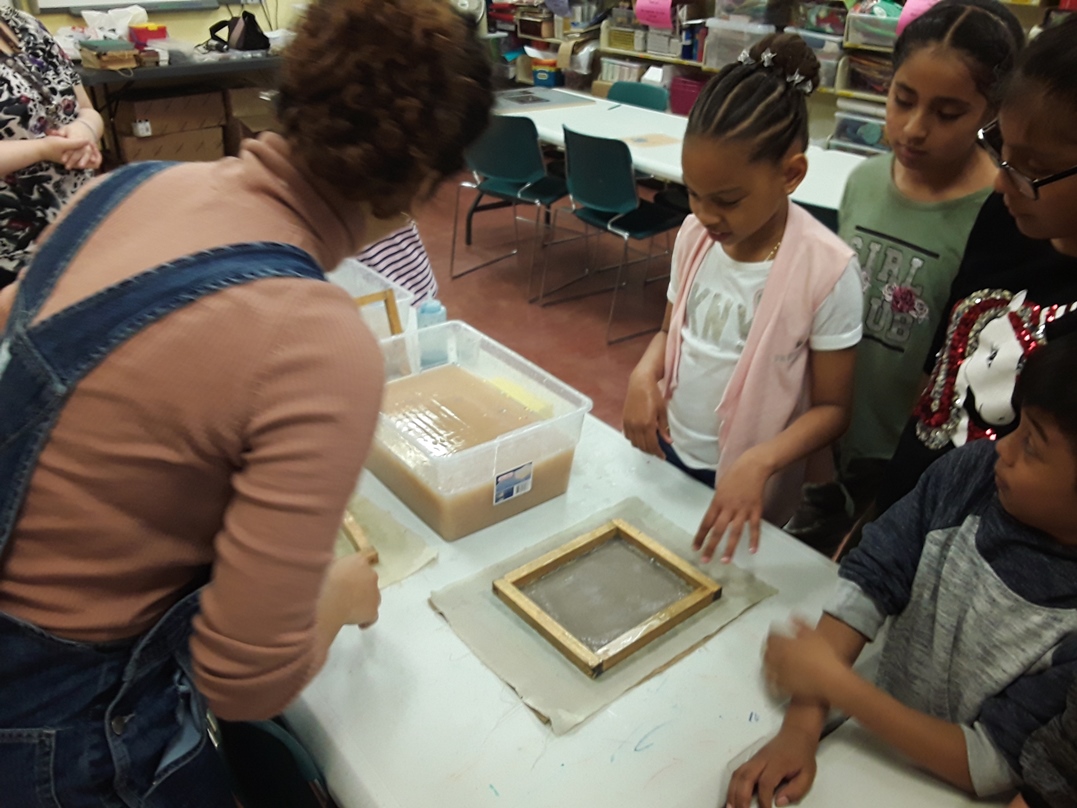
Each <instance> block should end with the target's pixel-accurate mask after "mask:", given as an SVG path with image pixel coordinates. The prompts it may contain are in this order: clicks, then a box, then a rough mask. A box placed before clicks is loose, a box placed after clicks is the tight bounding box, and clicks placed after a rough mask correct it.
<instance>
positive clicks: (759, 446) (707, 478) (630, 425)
mask: <svg viewBox="0 0 1077 808" xmlns="http://www.w3.org/2000/svg"><path fill="white" fill-rule="evenodd" d="M818 76H819V63H818V61H817V60H816V58H815V55H814V54H813V53H812V51H811V49H810V48H809V47H808V46H807V45H806V44H805V43H804V41H803V40H802V39H800V38H799V37H797V36H794V35H792V34H774V35H771V36H768V37H765V38H764V39H763V40H761V41H760V42H759V43H757V44H756V45H755V46H754V47H752V48H751V50H748V51H745V52H744V53H743V54H742V55H741V58H740V61H738V62H737V63H735V64H731V65H728V66H726V67H725V68H724V69H723V70H722V71H721V72H720V73H718V75H717V76H715V77H714V78H713V79H712V80H711V81H710V83H709V84H708V85H707V86H706V87H705V88H704V90H703V92H702V93H701V94H700V96H699V98H698V100H697V101H696V103H695V106H694V107H693V108H692V113H691V115H690V116H689V119H688V128H687V132H686V135H685V140H684V148H683V152H682V157H681V161H682V166H683V170H684V182H685V185H686V187H687V189H688V195H689V201H690V203H691V207H692V214H693V215H691V216H689V217H688V219H686V220H685V223H684V226H683V227H682V228H681V231H680V233H679V235H678V237H677V243H676V246H675V248H674V251H673V260H672V274H671V279H670V285H669V292H668V305H667V307H666V317H665V321H664V324H663V327H662V330H661V331H660V332H659V333H658V334H656V335H655V337H654V339H653V340H652V342H651V344H650V345H649V346H648V348H647V350H646V352H645V354H644V356H643V358H642V359H641V360H640V362H639V364H638V365H637V366H636V368H635V369H634V370H633V372H632V376H631V380H630V382H629V390H628V396H627V399H626V402H625V409H624V431H625V435H626V436H627V437H628V438H629V440H631V441H632V444H633V445H634V446H636V447H637V448H639V449H642V450H643V451H646V452H649V453H651V454H654V455H657V456H659V457H663V458H665V459H667V460H669V462H671V463H673V464H674V465H676V466H678V467H680V468H682V469H683V470H685V471H686V472H687V473H688V474H690V475H692V476H694V477H696V478H697V479H699V480H701V481H703V482H705V483H706V484H708V485H712V486H714V487H715V493H714V499H713V501H712V503H711V506H710V508H709V509H708V511H707V514H706V516H705V517H704V519H703V521H702V523H701V525H700V528H699V531H698V533H697V536H696V542H695V546H696V548H697V549H700V550H701V551H702V557H703V560H704V561H705V562H706V561H709V560H710V559H711V558H712V557H713V555H714V553H715V549H716V547H717V545H718V544H719V542H720V541H721V540H722V537H723V535H724V534H725V533H727V532H728V534H729V540H728V542H727V544H726V546H725V549H724V551H723V553H722V558H723V560H725V561H728V560H729V559H730V558H731V557H732V554H733V551H734V549H735V548H736V546H737V543H738V541H739V539H740V536H741V533H742V531H743V529H744V528H745V527H747V528H748V529H749V532H750V539H751V540H750V546H751V549H752V550H753V551H754V550H755V548H756V546H757V545H758V541H759V522H760V519H762V518H766V519H768V520H769V521H772V522H775V523H777V524H784V523H785V521H786V520H787V519H788V518H789V517H790V516H791V515H792V512H793V510H794V509H795V507H796V504H797V500H798V497H799V490H800V485H801V483H802V482H803V481H804V479H805V474H806V471H807V467H808V465H809V459H810V460H812V461H813V462H812V463H811V465H812V466H813V471H815V472H816V474H818V475H819V476H822V474H824V473H825V466H820V467H819V468H818V469H817V470H816V469H815V466H816V465H817V463H816V462H815V461H816V459H818V460H819V461H821V462H824V463H825V461H826V459H827V457H826V452H821V450H826V449H827V447H828V446H829V445H830V444H831V443H832V442H833V441H834V440H836V439H837V438H838V437H839V436H841V434H842V433H843V432H844V431H845V428H846V426H847V424H848V420H849V409H850V402H851V396H852V385H853V365H854V361H855V347H856V344H857V343H858V342H859V341H860V330H861V325H860V322H861V291H860V270H859V266H858V264H857V260H856V256H855V255H854V253H853V250H852V249H851V248H850V247H848V246H847V245H846V244H845V243H844V242H842V241H841V240H840V239H839V238H838V237H837V236H836V235H834V234H833V233H831V232H830V231H829V230H827V229H826V227H824V226H823V225H822V224H820V223H819V222H817V221H816V220H815V219H814V218H813V217H812V216H811V215H810V214H809V213H808V212H807V211H805V210H804V209H802V208H800V207H799V206H797V205H796V204H794V203H792V202H791V201H790V200H789V195H790V194H791V193H792V192H793V191H794V190H795V189H796V187H797V186H798V185H799V184H800V182H801V181H802V180H803V179H804V176H805V174H806V172H807V170H808V161H807V158H806V157H805V155H804V150H805V149H806V148H807V145H808V111H807V104H806V98H807V95H808V94H809V93H810V92H811V91H812V90H813V89H814V87H815V86H816V84H817V82H818Z"/></svg>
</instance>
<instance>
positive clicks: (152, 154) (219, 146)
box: [120, 126, 224, 163]
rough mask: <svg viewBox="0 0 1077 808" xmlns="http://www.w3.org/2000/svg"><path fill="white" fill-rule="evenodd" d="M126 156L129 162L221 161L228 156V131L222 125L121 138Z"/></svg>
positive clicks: (125, 158)
mask: <svg viewBox="0 0 1077 808" xmlns="http://www.w3.org/2000/svg"><path fill="white" fill-rule="evenodd" d="M120 148H121V149H122V150H123V159H124V160H126V161H127V162H128V163H134V162H138V161H141V160H180V161H183V162H195V161H204V160H219V159H220V158H221V157H224V133H223V129H222V128H221V127H220V126H213V127H209V128H206V129H195V130H192V131H188V132H173V133H172V134H170V135H154V136H153V137H133V136H131V135H123V136H121V137H120Z"/></svg>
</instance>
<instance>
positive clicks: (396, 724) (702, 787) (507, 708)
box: [288, 417, 836, 808]
mask: <svg viewBox="0 0 1077 808" xmlns="http://www.w3.org/2000/svg"><path fill="white" fill-rule="evenodd" d="M361 490H362V492H363V493H364V494H365V495H366V496H368V497H369V498H370V499H372V500H373V501H374V502H375V503H377V504H379V505H381V506H382V507H384V508H386V509H388V510H389V511H391V512H392V513H393V514H394V515H395V517H396V518H397V519H398V521H400V522H401V523H402V524H404V525H406V526H407V527H409V528H411V529H413V530H415V531H416V532H418V533H419V534H420V535H422V536H423V537H424V538H426V539H427V540H428V541H430V542H431V543H434V544H436V545H437V546H438V548H439V551H440V554H441V555H440V558H439V559H438V561H436V562H435V563H434V564H433V565H432V566H430V567H427V568H426V569H424V570H422V571H420V572H419V573H417V574H416V575H414V576H412V577H411V578H409V579H408V580H406V581H404V582H403V583H401V584H399V585H397V586H394V587H391V588H390V589H388V590H386V591H385V593H384V601H383V603H382V610H381V619H380V620H379V622H378V624H377V625H376V626H375V627H374V628H372V629H371V630H369V631H366V632H359V631H358V630H357V629H353V628H348V629H345V630H344V631H343V632H342V633H341V635H340V637H339V638H338V639H337V641H336V643H335V644H334V646H333V649H332V652H331V654H330V658H329V660H328V662H327V664H326V666H325V668H324V670H323V671H322V672H321V673H320V674H319V675H318V677H317V678H316V679H315V680H314V682H312V683H311V685H310V686H309V687H308V688H307V689H306V691H305V692H304V693H303V694H302V695H301V696H300V698H299V700H298V702H297V703H296V704H295V705H294V707H293V708H292V709H291V710H290V711H289V713H288V718H289V720H290V721H291V723H292V725H293V726H294V728H295V729H296V731H297V733H298V734H299V736H300V737H301V738H302V740H303V741H304V743H306V744H307V745H308V748H310V749H311V751H312V752H313V753H314V755H315V757H316V758H317V759H318V760H319V762H320V763H321V764H322V766H323V768H324V771H325V773H326V776H327V778H328V780H329V785H330V789H331V791H332V793H333V795H334V797H335V798H336V799H337V800H338V802H339V803H340V804H341V806H343V807H344V808H359V806H405V807H407V808H411V807H414V808H429V807H430V806H434V805H436V806H438V807H439V808H479V807H480V806H487V805H489V806H495V805H497V806H527V808H545V806H566V808H569V807H571V808H576V806H589V807H590V808H602V807H603V806H616V808H635V807H637V806H638V808H654V806H663V808H678V807H679V806H684V808H688V807H689V806H691V807H692V808H713V806H715V805H717V804H718V802H719V799H720V794H719V790H720V788H721V782H722V780H723V777H724V774H723V772H724V767H725V765H726V763H727V762H728V761H729V759H730V758H731V757H733V756H734V755H735V754H736V753H737V752H739V751H740V750H743V749H744V748H746V747H747V746H749V745H750V744H752V743H753V742H755V741H757V740H759V739H760V738H762V737H764V736H766V735H767V734H769V733H772V732H774V731H775V730H776V729H777V727H778V725H779V723H780V718H781V714H782V711H781V708H780V705H778V704H777V703H775V702H774V701H772V700H771V699H770V698H769V697H768V696H767V694H766V693H765V691H764V687H763V684H762V679H761V676H760V675H759V665H760V650H761V643H762V639H763V637H764V636H765V635H766V633H767V631H768V629H769V627H770V625H771V623H772V622H773V621H777V620H785V619H786V618H787V616H788V615H789V613H790V612H791V611H792V610H794V609H796V610H799V611H801V612H802V613H804V614H806V615H809V616H811V617H815V616H817V615H818V614H819V612H820V609H821V606H822V603H823V601H824V600H825V598H826V597H827V596H828V594H829V592H830V589H831V586H832V584H833V582H834V580H835V578H836V567H835V565H834V564H833V563H832V562H830V561H828V560H827V559H825V558H824V557H823V556H821V555H819V554H818V553H815V552H814V551H812V550H810V549H808V548H807V547H805V546H804V545H802V544H800V543H798V542H796V541H794V540H793V539H792V538H790V537H788V536H786V535H784V534H782V533H781V532H780V531H778V530H777V529H775V528H773V527H769V526H768V527H767V528H766V529H765V531H764V534H763V539H762V547H761V550H760V552H759V554H758V555H756V556H749V555H748V554H747V552H743V551H742V552H740V553H738V556H737V562H738V563H739V564H741V565H742V566H743V567H745V568H746V569H749V570H751V571H752V572H754V573H755V574H756V575H757V576H758V577H760V578H761V579H763V580H764V581H766V582H768V583H770V584H771V585H773V586H775V587H777V588H778V590H779V594H777V595H775V596H774V597H771V598H768V599H767V600H765V601H763V602H762V603H761V604H759V605H757V606H755V607H754V608H752V609H750V610H749V611H748V612H746V613H745V614H744V615H742V616H741V617H739V618H738V619H736V620H734V621H733V622H732V623H731V624H729V625H728V626H727V627H725V628H724V629H723V630H722V631H720V632H719V633H718V634H717V635H715V636H714V637H713V638H711V639H710V640H709V641H707V642H706V643H705V644H704V645H703V646H701V647H700V648H698V649H696V650H695V651H694V652H693V653H691V654H689V655H688V656H687V657H685V658H684V659H682V660H680V661H678V662H677V663H676V664H674V665H673V666H671V667H670V668H669V669H668V670H665V671H662V672H660V673H658V674H656V675H655V676H654V677H653V678H652V679H650V680H648V681H646V682H644V683H643V684H642V685H640V686H639V687H637V688H635V689H634V690H632V691H630V692H629V693H627V694H626V695H624V696H623V697H621V698H620V699H618V700H617V701H615V702H614V703H613V704H612V705H610V706H609V707H608V708H606V709H604V710H602V711H600V712H599V713H598V714H597V715H595V716H593V717H592V718H591V719H589V720H588V721H586V722H585V723H583V724H582V725H580V726H578V727H576V728H575V729H574V730H572V731H571V732H569V733H567V734H566V735H563V736H560V737H558V736H555V735H554V734H553V733H552V732H551V731H550V730H549V728H547V727H546V726H545V725H543V724H542V723H541V722H540V721H539V720H538V719H537V718H536V717H535V715H534V714H533V713H532V712H531V711H530V710H529V709H528V708H527V707H526V706H525V705H524V704H523V703H522V702H521V701H520V699H519V698H518V697H517V695H516V694H515V693H514V692H513V691H512V690H511V689H510V688H509V687H508V685H506V684H504V683H503V682H502V681H501V680H500V679H498V678H497V676H495V675H494V674H493V673H492V672H491V671H490V670H489V669H487V668H486V667H485V666H484V665H483V664H482V663H481V662H479V660H478V659H477V658H476V657H475V656H474V655H473V654H472V653H471V651H470V649H469V648H468V647H467V646H466V645H465V644H464V643H463V642H462V641H461V640H460V639H459V638H458V637H457V636H456V634H455V633H454V632H453V630H452V629H451V628H450V627H449V625H448V624H447V623H446V622H445V621H444V620H443V619H442V618H441V617H440V616H439V615H437V614H436V613H435V612H434V611H433V609H432V608H431V607H430V605H429V604H428V602H427V598H428V597H429V594H430V592H431V591H433V590H436V589H439V588H441V587H443V586H445V585H447V584H449V583H451V582H453V581H457V580H459V579H461V578H464V577H466V576H468V575H471V574H473V573H475V572H477V571H479V570H482V569H485V568H486V567H487V566H489V565H490V564H492V563H494V562H495V561H498V560H500V559H503V558H505V557H507V556H508V555H510V554H512V553H515V552H517V551H519V550H522V549H524V548H526V547H529V546H531V545H533V544H534V543H536V542H537V541H539V540H540V539H542V538H545V537H547V536H550V535H552V534H553V533H555V532H557V531H559V530H562V529H564V528H566V527H569V526H571V525H573V524H575V523H576V522H579V521H580V520H582V519H584V518H586V517H588V516H590V515H591V514H593V513H594V512H596V511H598V510H600V509H602V508H605V507H608V506H610V505H613V504H615V503H617V502H619V501H620V500H622V499H624V498H626V497H630V496H639V497H640V498H641V499H643V500H644V501H645V502H647V503H648V504H649V505H650V506H651V507H652V508H654V509H655V510H657V511H659V512H661V513H663V514H664V515H665V516H666V517H667V518H669V519H670V520H671V521H673V522H674V523H676V524H678V525H679V526H681V527H682V528H684V529H685V530H688V531H692V532H694V530H695V528H696V527H697V526H698V522H699V519H700V518H701V517H702V515H703V512H704V511H705V509H706V506H707V504H708V503H709V501H710V497H711V491H710V490H709V489H707V488H706V487H704V486H703V485H702V484H700V483H697V482H695V481H694V480H691V479H690V478H688V477H687V476H686V475H684V474H683V473H681V472H680V471H678V470H676V469H674V468H673V467H672V466H670V465H669V464H667V463H662V462H659V461H658V460H656V459H654V458H651V457H648V456H646V455H644V454H643V453H641V452H638V451H637V450H635V449H633V448H632V447H631V446H630V445H629V444H628V442H627V441H626V440H625V439H624V438H623V437H622V436H621V435H620V434H618V433H617V432H615V431H614V430H613V429H611V428H610V427H608V426H606V425H604V424H602V423H600V422H599V421H598V420H597V419H595V418H592V417H588V418H587V420H586V422H585V425H584V432H583V437H582V440H581V442H580V445H579V447H578V449H577V452H576V461H575V464H574V466H573V472H572V478H571V483H570V485H569V490H568V493H567V494H566V495H565V496H562V497H558V498H556V499H554V500H552V501H550V502H547V503H545V504H543V505H540V506H538V507H536V508H532V509H531V510H529V511H526V512H525V513H523V514H520V515H519V516H517V517H515V518H513V519H511V520H508V521H506V522H503V523H501V524H499V525H495V526H493V527H491V528H488V529H486V530H483V531H480V532H478V533H475V534H472V535H471V536H468V537H465V538H464V539H461V540H459V541H457V542H454V543H451V544H449V543H445V542H442V541H441V540H440V539H438V538H436V537H435V536H434V534H433V533H432V532H431V531H430V530H429V529H428V528H427V527H426V526H425V525H424V524H423V523H422V522H420V521H419V520H418V519H417V518H416V517H415V516H414V515H413V514H411V512H410V511H408V510H407V509H406V508H404V506H403V505H402V504H400V503H399V501H398V500H397V499H396V498H395V497H394V496H393V495H392V494H391V493H389V491H388V490H387V489H385V488H384V487H383V486H382V485H381V484H380V483H379V482H378V481H377V480H376V479H374V478H373V477H370V476H364V479H363V480H362V483H361ZM521 630H527V629H525V628H524V627H523V626H521Z"/></svg>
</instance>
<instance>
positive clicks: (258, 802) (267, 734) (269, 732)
mask: <svg viewBox="0 0 1077 808" xmlns="http://www.w3.org/2000/svg"><path fill="white" fill-rule="evenodd" d="M278 721H279V719H277V720H273V721H237V722H230V721H220V722H219V724H220V733H221V749H222V750H223V752H224V757H225V761H226V762H227V763H228V769H229V773H230V774H231V776H232V784H233V788H234V789H235V791H236V792H237V795H238V796H239V798H240V800H241V802H242V805H243V806H244V808H281V807H282V806H288V808H326V806H328V805H330V804H331V803H330V800H329V798H328V791H327V790H326V784H325V780H324V778H323V777H322V775H321V773H320V772H319V771H318V767H317V765H316V764H315V763H314V759H313V758H312V757H311V756H310V753H309V752H307V750H306V749H305V748H304V747H303V746H302V745H301V744H300V743H299V741H298V740H297V739H296V738H295V736H293V735H292V734H291V733H290V732H288V730H287V729H285V728H284V727H283V726H281V725H280V724H279V723H277V722H278Z"/></svg>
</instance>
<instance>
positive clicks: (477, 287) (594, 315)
mask: <svg viewBox="0 0 1077 808" xmlns="http://www.w3.org/2000/svg"><path fill="white" fill-rule="evenodd" d="M456 187H457V185H456V183H455V182H454V183H447V184H446V185H445V186H443V187H442V189H441V190H440V192H439V194H438V196H437V197H436V198H435V199H433V200H431V201H430V202H429V203H427V204H425V205H424V206H422V208H420V209H418V210H417V211H416V216H415V218H416V221H417V222H418V225H419V231H420V233H421V235H422V238H423V242H424V243H425V244H426V249H427V251H428V252H429V254H430V260H431V263H432V264H433V266H434V271H435V274H436V275H437V278H438V283H439V285H440V288H441V290H440V293H439V296H440V298H441V300H442V301H443V302H444V303H445V306H446V308H447V309H448V312H449V317H450V319H460V320H464V321H466V322H468V323H470V324H471V325H473V326H474V327H475V328H477V329H479V330H480V331H482V332H484V333H485V334H487V335H489V336H490V337H492V338H493V339H495V340H497V341H498V342H501V343H502V344H504V345H506V346H508V347H509V348H511V349H512V350H514V351H516V352H518V353H520V354H521V355H523V356H524V357H526V358H527V359H529V360H531V361H532V362H534V363H535V364H537V365H539V366H540V367H542V368H543V369H545V370H547V371H549V372H550V373H552V374H553V375H554V376H557V377H558V378H559V379H561V380H562V381H564V382H565V383H566V384H568V385H570V386H572V387H574V388H575V389H577V390H579V391H580V392H582V393H583V394H585V395H587V396H590V397H591V399H593V401H594V409H593V410H592V412H593V414H594V415H595V416H596V417H598V418H600V419H601V420H603V421H605V422H606V423H607V424H609V425H611V426H613V427H614V428H616V429H620V428H621V410H622V406H623V404H624V396H625V391H626V389H627V386H628V376H629V373H630V372H631V371H632V368H633V367H635V365H636V362H637V361H638V360H639V358H640V356H641V355H642V354H643V351H644V349H645V348H646V347H647V344H648V342H649V341H650V339H651V334H647V335H645V336H639V337H635V338H633V339H629V340H626V341H624V342H620V343H618V344H615V345H607V344H606V323H607V318H608V316H609V311H610V299H611V294H612V293H611V292H609V291H607V292H604V293H601V294H594V295H591V296H589V297H583V298H580V299H576V300H570V301H567V302H564V303H558V304H556V305H549V306H540V305H537V304H535V303H530V302H528V299H529V297H530V296H531V295H532V294H533V292H532V291H531V289H530V280H531V278H530V273H529V260H530V251H529V250H528V251H527V253H526V254H522V255H521V256H518V257H517V258H510V259H506V260H504V261H500V262H498V263H496V264H493V265H491V266H489V267H486V268H483V269H479V270H477V271H475V272H473V273H471V274H468V275H465V276H464V277H459V278H456V279H455V280H452V279H450V277H449V257H450V250H451V244H452V229H453V210H454V202H455V198H456ZM467 194H472V196H467ZM473 194H474V192H473V191H465V193H464V195H462V196H461V209H462V212H463V210H464V209H466V205H467V204H468V202H469V201H470V199H471V198H473ZM519 212H520V215H522V216H530V217H533V215H534V214H533V212H532V209H525V208H520V209H519ZM571 218H572V217H571V216H559V217H558V226H559V231H560V230H561V229H562V228H561V225H562V222H563V220H569V221H571ZM569 226H573V227H575V225H574V224H572V225H569ZM520 232H521V234H524V235H525V237H526V236H529V235H530V234H532V233H533V232H534V227H533V225H529V224H527V223H525V222H521V223H520ZM462 233H463V227H462V226H461V238H460V241H459V244H458V247H457V262H458V263H457V267H456V272H457V273H459V272H460V271H461V269H463V268H466V267H468V266H471V265H473V264H475V263H479V262H481V261H482V260H484V259H486V258H488V257H493V256H496V255H499V254H502V253H505V252H508V251H509V250H511V249H512V218H511V213H510V212H509V210H508V209H505V210H495V211H487V212H482V213H479V214H477V215H476V216H475V238H474V244H473V246H472V247H471V248H465V247H464V246H463V237H462ZM671 238H672V235H671ZM591 242H592V249H595V250H597V252H598V253H599V257H600V258H601V259H602V260H603V262H604V263H612V262H614V261H615V260H616V259H617V258H619V255H620V251H621V246H620V242H619V241H618V240H617V239H616V238H615V237H613V236H609V235H604V236H602V237H601V239H594V238H592V239H591ZM644 249H646V245H644ZM663 249H665V241H664V239H663V238H662V237H659V238H658V239H657V240H656V241H655V250H656V251H657V252H660V251H661V250H663ZM542 252H544V253H545V254H546V256H547V257H548V258H549V263H548V267H549V269H548V272H549V274H550V282H549V283H548V286H551V287H553V286H556V284H557V282H558V280H559V279H560V278H566V277H573V276H574V275H575V274H578V273H579V272H580V271H581V269H582V268H583V267H585V266H586V265H587V264H586V261H585V257H584V245H583V240H582V239H581V240H576V241H573V242H568V243H563V244H555V245H552V246H549V247H547V248H546V249H545V250H543V251H542ZM647 269H648V265H646V264H641V265H638V266H636V267H634V268H633V271H632V272H631V273H630V281H629V285H628V287H627V289H626V290H625V292H626V293H623V294H621V293H619V294H618V303H617V306H618V311H617V318H616V319H615V322H614V329H615V331H614V333H615V334H624V333H631V332H632V331H637V330H640V329H641V328H648V327H650V328H655V327H657V325H658V323H659V322H660V321H661V319H662V314H663V311H664V306H665V292H666V281H664V280H660V281H655V282H652V283H647V284H645V283H643V271H644V270H647ZM540 272H541V260H540V261H539V262H537V264H536V276H537V275H538V274H539V273H540ZM649 272H650V274H651V275H653V276H661V275H665V274H668V272H669V259H668V258H666V259H665V262H664V263H663V262H662V260H661V259H656V260H655V261H653V262H652V263H651V264H650V265H649ZM612 274H613V273H612V272H610V273H602V274H601V275H598V276H593V277H592V278H591V279H590V280H588V281H586V282H585V283H591V282H592V281H594V283H592V286H593V287H601V286H609V285H610V283H611V281H612V277H611V276H612ZM585 283H581V284H579V285H578V287H573V288H574V289H575V288H581V289H582V288H585ZM534 288H535V290H536V291H537V288H538V282H537V280H536V282H535V287H534Z"/></svg>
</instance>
